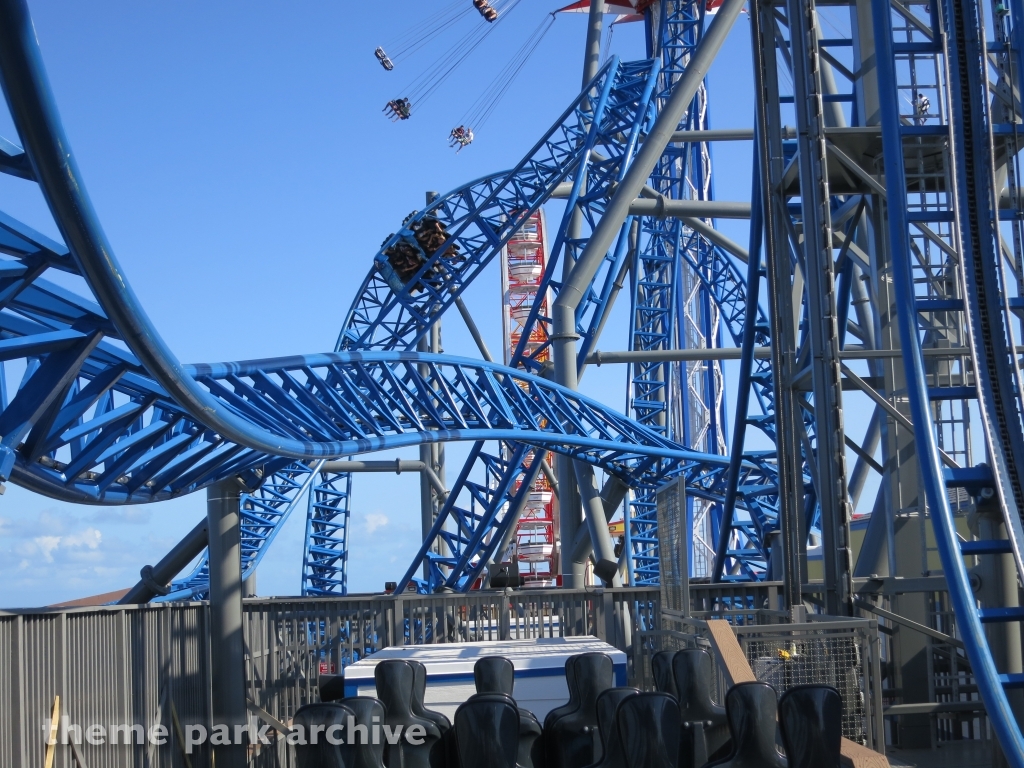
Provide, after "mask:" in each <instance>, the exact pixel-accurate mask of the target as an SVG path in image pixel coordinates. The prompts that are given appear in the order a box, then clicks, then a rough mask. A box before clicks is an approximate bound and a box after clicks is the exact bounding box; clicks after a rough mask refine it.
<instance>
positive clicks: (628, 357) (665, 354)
mask: <svg viewBox="0 0 1024 768" xmlns="http://www.w3.org/2000/svg"><path fill="white" fill-rule="evenodd" d="M741 352H742V350H741V348H740V347H715V348H710V349H665V350H660V349H655V350H622V351H615V352H603V351H601V350H597V351H595V352H591V353H590V354H589V355H587V364H588V365H597V366H602V365H616V364H620V363H638V362H640V363H658V362H665V363H670V362H699V361H702V360H739V359H740V354H741ZM923 353H924V356H925V357H949V356H956V354H957V349H956V348H950V347H945V348H938V347H933V348H929V349H925V350H923ZM753 354H754V357H755V358H758V359H764V358H769V357H771V356H772V348H771V347H754V353H753ZM961 354H963V355H964V356H966V355H968V354H970V352H969V350H967V349H964V350H962V352H961ZM1017 354H1024V346H1022V347H1017ZM839 356H840V357H841V358H842V359H843V360H889V359H892V358H897V357H902V352H900V350H898V349H864V348H863V347H847V348H846V349H844V350H842V352H840V355H839Z"/></svg>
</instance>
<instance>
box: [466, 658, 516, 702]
mask: <svg viewBox="0 0 1024 768" xmlns="http://www.w3.org/2000/svg"><path fill="white" fill-rule="evenodd" d="M473 683H474V684H475V685H476V692H477V693H504V694H507V695H509V696H511V695H512V691H513V689H514V688H515V684H516V668H515V666H514V665H513V664H512V662H511V661H509V660H508V659H506V658H505V657H504V656H484V657H483V658H480V659H477V662H476V664H474V665H473Z"/></svg>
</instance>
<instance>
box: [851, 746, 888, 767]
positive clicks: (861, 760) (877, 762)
mask: <svg viewBox="0 0 1024 768" xmlns="http://www.w3.org/2000/svg"><path fill="white" fill-rule="evenodd" d="M840 749H841V750H842V755H843V766H844V768H889V759H888V758H887V757H886V756H885V755H880V754H878V753H877V752H875V751H874V750H873V749H868V748H867V747H865V746H863V745H862V744H858V743H857V742H855V741H850V740H849V739H843V742H842V745H841V747H840Z"/></svg>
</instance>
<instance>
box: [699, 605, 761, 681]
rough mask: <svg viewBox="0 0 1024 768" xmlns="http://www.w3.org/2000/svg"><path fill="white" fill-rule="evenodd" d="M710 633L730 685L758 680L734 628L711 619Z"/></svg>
mask: <svg viewBox="0 0 1024 768" xmlns="http://www.w3.org/2000/svg"><path fill="white" fill-rule="evenodd" d="M708 633H709V634H710V635H711V638H710V639H711V647H712V648H714V649H715V655H716V656H717V657H718V663H719V664H721V665H722V670H723V671H724V672H725V679H726V681H727V682H728V683H729V685H736V684H737V683H749V682H753V681H754V680H757V678H756V677H754V670H752V669H751V668H750V663H749V662H748V661H747V655H746V654H745V653H744V652H743V648H741V647H740V642H739V640H737V639H736V634H735V633H734V632H733V631H732V626H731V625H730V624H729V622H728V621H726V620H725V619H709V620H708Z"/></svg>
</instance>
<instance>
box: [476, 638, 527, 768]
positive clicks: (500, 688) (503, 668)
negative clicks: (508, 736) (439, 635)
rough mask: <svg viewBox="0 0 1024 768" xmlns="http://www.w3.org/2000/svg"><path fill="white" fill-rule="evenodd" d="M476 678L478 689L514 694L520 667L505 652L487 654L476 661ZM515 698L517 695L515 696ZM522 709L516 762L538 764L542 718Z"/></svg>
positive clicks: (524, 767)
mask: <svg viewBox="0 0 1024 768" xmlns="http://www.w3.org/2000/svg"><path fill="white" fill-rule="evenodd" d="M473 682H474V683H475V685H476V692H477V693H503V694H505V695H507V696H510V697H511V696H512V691H513V690H514V689H515V684H516V668H515V665H514V664H512V662H511V661H509V660H508V659H506V658H505V657H504V656H484V657H483V658H480V659H478V660H477V662H476V664H474V665H473ZM513 701H514V699H513ZM516 707H517V709H519V756H518V757H517V758H516V763H517V764H518V765H519V766H520V768H534V766H535V765H539V763H540V762H541V760H540V759H539V754H537V753H538V752H539V750H540V749H541V745H540V744H538V743H537V739H538V738H540V735H541V727H540V722H539V721H538V720H537V716H536V715H534V714H533V712H530V711H529V710H528V709H523V708H522V707H520V706H519V705H518V704H516Z"/></svg>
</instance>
